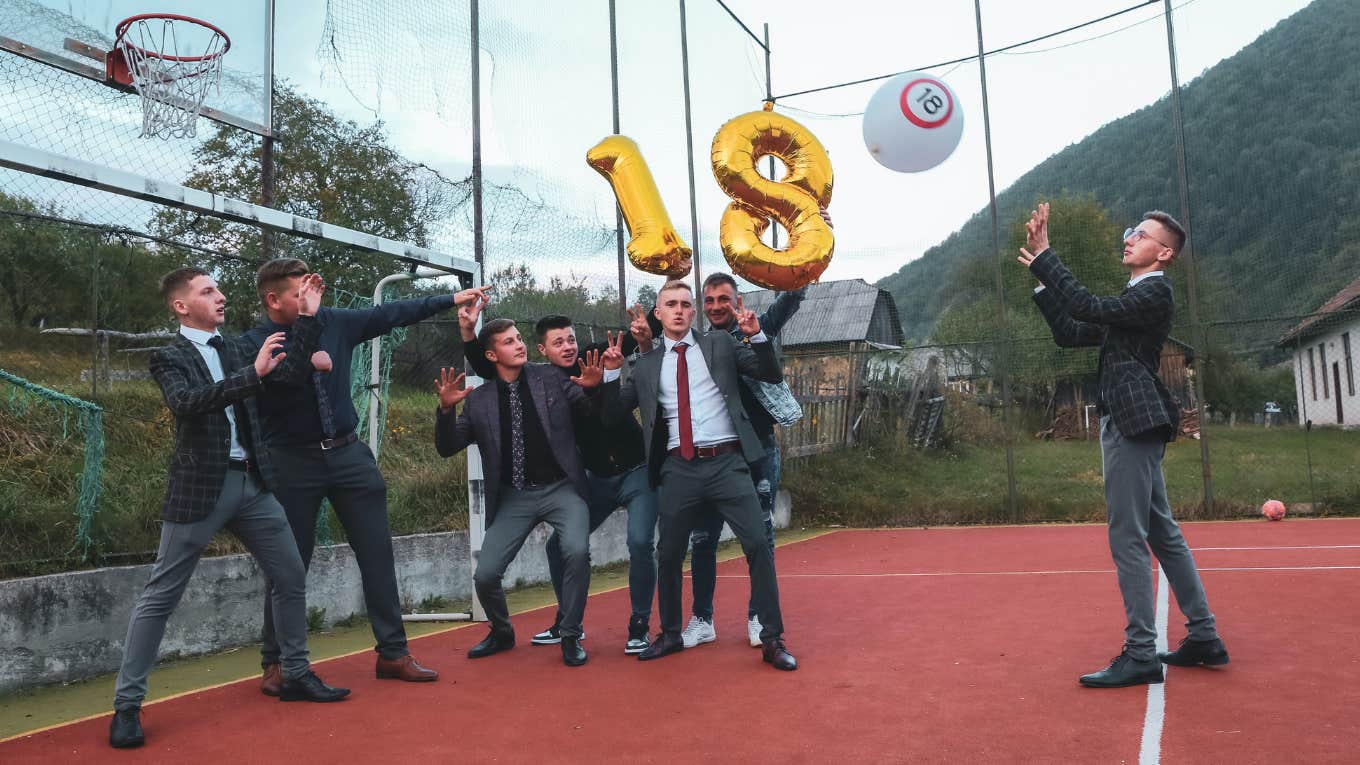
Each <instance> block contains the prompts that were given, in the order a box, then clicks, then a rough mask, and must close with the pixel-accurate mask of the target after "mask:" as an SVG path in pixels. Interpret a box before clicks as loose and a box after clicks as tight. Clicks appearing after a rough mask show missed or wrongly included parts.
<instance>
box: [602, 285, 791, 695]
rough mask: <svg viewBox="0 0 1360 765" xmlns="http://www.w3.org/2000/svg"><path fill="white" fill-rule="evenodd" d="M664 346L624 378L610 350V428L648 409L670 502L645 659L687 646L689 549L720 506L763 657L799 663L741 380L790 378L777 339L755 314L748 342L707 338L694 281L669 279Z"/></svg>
mask: <svg viewBox="0 0 1360 765" xmlns="http://www.w3.org/2000/svg"><path fill="white" fill-rule="evenodd" d="M655 310H656V317H657V318H658V319H660V320H661V328H662V347H661V348H656V349H654V350H653V351H652V352H651V353H648V354H647V355H645V356H643V357H642V358H640V359H638V361H637V363H636V364H635V365H634V366H633V368H632V373H631V375H630V376H629V378H628V379H627V380H626V381H622V382H620V380H619V376H620V374H621V373H620V371H619V370H620V368H621V367H622V366H623V353H622V352H621V350H620V349H619V345H620V342H621V338H619V339H617V340H616V341H615V342H613V343H611V344H610V348H609V350H608V351H606V352H605V355H604V364H605V368H606V370H608V371H606V373H605V384H604V389H603V394H604V416H605V421H606V422H613V421H617V420H620V419H622V418H624V417H631V416H632V411H633V409H638V410H639V411H640V412H641V413H642V430H643V434H644V441H645V443H646V447H647V465H648V474H649V476H650V477H651V480H652V483H653V485H655V486H657V487H658V492H659V496H660V500H661V508H660V520H661V541H660V543H659V544H658V552H657V568H658V571H657V581H658V593H657V600H658V605H659V607H660V611H661V634H660V635H659V636H658V637H657V639H656V640H655V641H654V642H653V643H652V644H651V645H650V646H649V647H648V648H647V649H646V650H644V651H643V652H642V653H640V654H638V659H640V660H642V661H648V660H651V659H659V658H661V657H663V656H666V655H667V654H671V653H674V652H676V651H680V650H683V649H684V647H685V645H684V641H683V638H682V637H681V633H680V627H681V623H680V622H681V589H682V585H683V580H684V573H683V566H684V562H685V550H686V548H687V547H688V546H689V537H690V532H691V531H693V530H694V527H695V525H696V523H697V522H698V519H699V517H700V514H701V513H702V512H704V511H705V510H714V511H717V512H719V513H721V514H722V516H723V518H725V519H726V521H727V525H728V526H730V527H731V528H732V532H733V533H734V534H736V536H737V539H738V540H740V541H741V547H742V550H743V551H745V553H746V562H747V564H748V565H749V567H750V572H751V590H752V592H753V593H754V594H755V597H754V600H755V601H756V603H757V606H758V608H759V610H760V613H759V618H760V624H761V631H760V639H761V648H762V651H761V654H762V657H763V658H764V660H765V661H766V662H769V663H770V664H772V665H773V666H774V667H775V668H776V669H782V670H794V669H797V668H798V662H797V660H796V659H795V658H794V657H793V655H792V654H790V653H789V652H788V650H787V649H786V648H785V646H784V622H783V618H782V616H781V614H780V610H779V585H778V583H777V582H776V581H775V573H774V555H773V554H772V553H771V552H770V548H769V546H768V545H767V543H766V540H765V527H764V522H763V521H762V519H761V511H760V500H759V499H758V498H757V497H756V490H755V487H754V486H753V485H752V484H751V469H750V467H749V466H748V463H750V462H755V461H757V460H759V459H760V458H761V456H762V454H763V449H762V448H761V445H760V439H759V437H758V436H757V435H756V432H755V430H754V429H752V427H751V423H750V418H749V417H748V415H747V413H746V411H745V410H744V409H743V408H742V405H741V390H740V386H741V375H746V376H748V377H752V378H755V379H757V380H764V381H767V382H779V381H780V380H782V379H783V378H784V375H783V372H782V371H781V370H780V368H779V362H778V361H777V359H776V358H775V354H774V350H773V348H772V347H771V345H770V342H769V341H768V339H767V338H766V337H765V335H764V333H762V332H761V331H760V321H759V320H758V319H757V318H756V315H755V313H754V312H752V311H742V312H741V313H740V314H739V315H738V317H737V326H738V327H739V328H740V329H741V332H742V334H744V335H745V336H746V338H747V340H748V341H749V342H744V343H742V342H738V341H737V340H736V339H735V338H733V336H732V335H731V334H729V333H727V332H724V331H718V332H709V333H706V334H703V335H698V334H696V333H695V332H694V330H693V329H692V325H693V323H694V316H695V306H694V295H693V293H692V292H691V291H690V287H689V285H688V284H685V283H684V282H682V281H670V282H667V283H666V284H665V286H663V287H662V288H661V291H660V292H659V293H658V294H657V304H656V309H655Z"/></svg>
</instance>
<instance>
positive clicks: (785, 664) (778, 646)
mask: <svg viewBox="0 0 1360 765" xmlns="http://www.w3.org/2000/svg"><path fill="white" fill-rule="evenodd" d="M760 656H761V658H762V659H764V660H765V663H767V664H773V665H774V668H775V669H782V670H784V671H785V672H792V671H794V670H795V669H798V660H797V659H795V658H793V654H791V653H789V651H788V649H787V648H785V647H784V638H782V637H780V638H773V639H771V640H762V641H760Z"/></svg>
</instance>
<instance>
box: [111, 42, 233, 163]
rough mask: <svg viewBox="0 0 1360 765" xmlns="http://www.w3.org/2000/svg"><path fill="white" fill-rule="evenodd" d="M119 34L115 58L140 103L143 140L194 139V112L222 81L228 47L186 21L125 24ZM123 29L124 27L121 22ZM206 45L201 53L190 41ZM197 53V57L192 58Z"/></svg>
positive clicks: (196, 111) (196, 126)
mask: <svg viewBox="0 0 1360 765" xmlns="http://www.w3.org/2000/svg"><path fill="white" fill-rule="evenodd" d="M128 21H129V22H131V23H127V26H126V27H122V25H120V27H122V28H121V29H120V30H119V35H118V39H117V42H116V43H115V44H114V52H113V55H121V56H122V57H123V61H124V62H125V63H126V64H127V72H128V75H129V76H130V77H131V80H132V87H133V88H134V89H135V90H136V91H137V95H139V96H141V99H142V134H141V137H142V138H148V137H150V136H158V137H160V138H166V139H170V138H193V137H194V136H195V135H196V134H197V130H198V112H199V109H201V108H202V107H203V102H204V100H205V99H207V97H208V91H209V89H212V90H214V91H215V90H216V88H217V85H218V82H219V81H220V80H221V77H222V56H223V54H224V53H226V52H227V48H229V47H230V45H231V43H230V41H229V40H228V39H227V37H226V35H225V34H223V33H222V32H221V31H219V30H217V29H215V28H213V27H209V26H207V25H203V24H200V23H198V22H196V21H194V20H192V19H185V18H167V17H155V18H142V19H129V20H128ZM125 23H126V22H125ZM205 32H206V33H207V40H206V42H205V43H203V44H202V46H201V47H200V46H199V45H198V44H196V43H194V42H192V41H191V40H190V39H189V38H199V39H201V38H202V37H203V36H204V35H203V33H205ZM195 51H201V53H196V52H195Z"/></svg>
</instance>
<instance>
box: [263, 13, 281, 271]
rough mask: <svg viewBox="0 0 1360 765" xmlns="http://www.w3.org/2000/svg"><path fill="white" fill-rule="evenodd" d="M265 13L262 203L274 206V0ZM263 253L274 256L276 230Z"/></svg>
mask: <svg viewBox="0 0 1360 765" xmlns="http://www.w3.org/2000/svg"><path fill="white" fill-rule="evenodd" d="M267 6H268V7H267V8H266V13H265V24H267V25H268V26H267V28H266V30H265V45H266V46H268V50H266V51H265V55H264V65H265V70H266V71H265V77H264V84H265V87H266V88H268V89H269V92H268V93H266V94H265V98H266V99H267V100H268V101H269V113H268V114H266V115H265V123H266V124H267V125H269V135H267V136H264V138H263V141H264V143H263V145H262V146H261V147H260V204H262V205H264V206H265V207H273V206H274V136H275V135H277V134H278V124H277V123H276V122H275V121H274V0H268V2H267ZM260 244H261V254H262V255H264V258H265V260H269V259H271V258H273V257H274V232H273V231H271V230H270V229H265V230H264V238H263V240H262V241H261V243H260Z"/></svg>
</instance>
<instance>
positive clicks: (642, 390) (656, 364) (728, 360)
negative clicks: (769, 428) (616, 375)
mask: <svg viewBox="0 0 1360 765" xmlns="http://www.w3.org/2000/svg"><path fill="white" fill-rule="evenodd" d="M695 335H697V337H698V347H699V350H700V351H701V352H702V353H703V354H704V362H705V363H707V364H708V373H709V374H710V375H711V376H712V377H713V382H715V383H717V385H718V390H719V391H721V392H722V395H723V400H724V401H726V402H727V414H728V415H729V416H730V417H731V418H732V425H733V426H734V427H735V429H736V431H737V436H738V437H739V438H740V439H741V451H742V456H743V457H745V458H746V461H747V462H755V461H756V460H758V459H760V458H761V457H762V456H764V455H765V448H764V447H762V446H761V445H760V438H759V437H758V436H757V435H756V431H755V428H753V427H751V418H750V417H749V416H748V415H747V414H746V410H745V409H743V408H742V405H741V384H742V383H741V375H746V376H747V377H751V378H754V379H757V380H760V381H762V382H770V383H777V382H781V381H782V380H783V379H784V370H782V369H780V367H779V361H778V359H776V358H775V351H774V343H769V342H765V343H747V342H738V341H737V340H736V338H734V337H732V335H730V334H728V333H727V332H724V331H722V330H718V331H714V332H708V333H705V334H699V333H697V332H696V333H695ZM665 347H666V346H665V343H664V342H663V341H660V340H658V341H657V345H656V346H655V347H654V348H653V349H652V351H651V352H650V353H647V354H645V355H644V356H642V358H640V359H638V360H637V363H636V364H634V365H633V368H632V370H631V372H630V374H629V376H628V379H626V380H622V379H617V380H612V381H610V382H607V383H605V384H604V385H603V386H602V388H601V393H602V394H603V398H604V401H603V406H604V412H603V415H604V419H605V422H606V423H613V422H617V421H619V420H621V419H622V418H624V417H631V416H632V412H633V409H637V410H638V411H640V412H641V413H642V432H643V436H644V443H645V444H646V446H647V474H648V476H649V477H650V478H651V481H652V485H653V486H659V485H660V484H661V463H663V462H665V460H666V444H667V443H669V440H670V439H669V432H668V430H667V427H666V416H665V414H664V413H663V412H662V411H661V403H660V396H659V394H660V391H661V359H662V354H664V353H666V352H667V351H666V350H665Z"/></svg>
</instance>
